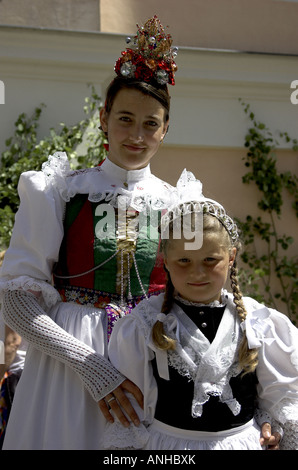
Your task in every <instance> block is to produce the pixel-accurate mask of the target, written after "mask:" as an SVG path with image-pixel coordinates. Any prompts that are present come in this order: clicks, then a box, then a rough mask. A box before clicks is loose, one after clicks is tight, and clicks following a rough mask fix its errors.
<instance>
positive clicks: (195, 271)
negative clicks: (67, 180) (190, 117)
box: [105, 172, 298, 450]
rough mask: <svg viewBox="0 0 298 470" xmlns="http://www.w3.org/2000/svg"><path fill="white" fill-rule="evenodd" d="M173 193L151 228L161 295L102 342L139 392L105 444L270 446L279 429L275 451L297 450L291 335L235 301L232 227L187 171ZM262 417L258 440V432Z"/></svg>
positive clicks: (296, 368)
mask: <svg viewBox="0 0 298 470" xmlns="http://www.w3.org/2000/svg"><path fill="white" fill-rule="evenodd" d="M177 187H178V191H177V199H176V200H177V205H175V206H174V207H173V209H172V210H170V211H169V212H168V213H167V214H166V215H164V216H163V217H162V225H161V227H162V229H163V230H162V242H163V251H164V256H165V267H166V270H167V272H168V282H167V286H166V291H165V293H164V294H160V295H159V296H156V297H154V298H153V297H151V298H150V299H148V300H144V301H142V302H141V303H139V304H138V306H137V307H136V308H135V309H134V310H133V311H132V313H131V314H130V315H128V316H126V317H125V318H121V319H119V320H118V322H117V323H116V325H115V327H114V330H113V332H112V336H111V340H110V343H109V357H110V360H111V362H112V363H113V364H114V365H115V367H116V368H117V369H118V370H119V371H121V372H122V373H123V374H124V375H125V376H126V377H128V378H130V379H131V380H132V381H133V382H134V383H135V384H136V385H138V386H139V387H140V389H141V390H142V392H143V394H144V410H139V413H140V414H139V416H140V417H142V425H141V426H139V427H135V426H134V425H133V424H132V425H131V426H130V427H129V428H127V429H125V428H121V426H119V425H118V424H117V421H115V422H114V423H113V424H112V425H110V424H107V432H106V433H105V439H106V447H107V448H118V449H119V448H137V449H138V448H139V449H146V450H170V449H172V450H261V449H262V448H264V447H265V444H267V445H270V446H272V447H271V448H277V446H278V444H279V440H280V435H282V427H281V426H280V423H281V425H282V426H285V429H286V430H287V433H286V434H287V436H286V438H285V439H284V440H282V442H281V445H282V448H284V449H298V330H297V328H296V327H295V326H294V325H293V324H292V323H291V322H290V321H289V319H288V318H287V317H286V316H285V315H283V314H281V313H279V312H277V311H276V310H273V309H270V308H267V307H265V306H264V305H261V304H259V303H258V302H256V301H255V300H254V299H252V298H248V297H242V294H241V292H240V288H239V284H238V278H237V263H236V255H237V252H238V250H239V248H240V242H239V237H238V230H237V227H236V225H235V223H234V222H233V220H232V219H231V218H230V217H229V216H228V215H227V214H226V212H225V209H224V208H223V207H222V206H221V205H220V204H219V203H217V202H216V201H212V200H210V199H206V198H205V197H204V196H203V195H202V194H201V183H200V182H199V181H196V180H195V179H194V177H193V175H192V174H188V173H187V172H185V174H183V175H182V177H181V180H180V181H179V182H178V185H177ZM183 201H185V202H183ZM187 224H188V225H187ZM182 228H183V231H182ZM187 229H188V230H187ZM201 237H202V238H201ZM228 277H230V286H231V293H228V292H227V291H226V290H224V287H225V285H226V281H227V278H228ZM177 397H178V398H177ZM271 421H272V424H273V423H274V425H273V430H274V429H275V431H276V432H275V433H273V434H272V436H271V439H268V440H266V439H264V436H263V437H261V427H263V423H265V422H267V423H271ZM263 434H264V429H263Z"/></svg>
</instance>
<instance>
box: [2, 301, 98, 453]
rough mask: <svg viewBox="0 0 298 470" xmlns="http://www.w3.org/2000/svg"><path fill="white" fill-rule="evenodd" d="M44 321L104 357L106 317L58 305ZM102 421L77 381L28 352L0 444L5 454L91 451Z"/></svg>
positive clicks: (76, 306) (41, 355)
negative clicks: (3, 438) (48, 321)
mask: <svg viewBox="0 0 298 470" xmlns="http://www.w3.org/2000/svg"><path fill="white" fill-rule="evenodd" d="M49 316H50V317H51V318H52V319H53V320H54V321H55V322H56V323H57V324H58V325H59V326H61V327H62V328H63V329H64V330H66V331H67V332H68V333H70V334H72V335H73V336H75V337H76V338H77V339H80V340H81V341H83V342H84V343H85V344H87V345H89V346H91V347H92V348H93V349H94V350H95V351H97V352H98V353H99V354H101V355H104V356H106V357H107V323H106V322H107V320H106V311H105V310H104V309H97V308H94V307H89V306H88V307H86V306H81V305H79V304H76V303H71V302H69V303H64V302H59V303H58V304H57V305H56V306H55V307H53V308H52V309H51V311H50V312H49ZM105 425H106V421H105V419H104V417H103V415H102V414H101V412H100V410H99V407H98V404H97V402H95V401H94V400H93V398H92V397H91V395H90V394H89V392H88V391H87V390H86V388H85V387H84V385H83V383H82V381H81V380H80V378H79V377H78V375H77V374H76V373H75V372H73V371H72V370H71V369H70V368H69V367H68V366H66V365H64V364H63V363H61V362H59V361H57V360H55V359H53V358H52V357H50V356H49V355H47V354H45V353H42V352H40V351H38V350H37V349H35V348H34V347H32V346H29V348H28V351H27V355H26V360H25V366H24V370H23V373H22V376H21V379H20V381H19V383H18V386H17V389H16V394H15V397H14V402H13V407H12V410H11V414H10V417H9V421H8V426H7V430H6V435H5V440H4V446H3V449H4V450H96V449H101V448H102V444H101V440H102V438H103V432H104V428H105Z"/></svg>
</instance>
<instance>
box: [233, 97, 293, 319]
mask: <svg viewBox="0 0 298 470" xmlns="http://www.w3.org/2000/svg"><path fill="white" fill-rule="evenodd" d="M241 104H242V106H243V107H244V111H245V113H246V114H247V115H248V117H249V119H250V120H251V122H252V127H251V128H250V129H249V131H248V134H247V135H246V137H245V147H246V148H247V149H248V151H247V154H246V157H245V158H244V160H245V166H246V167H247V168H248V169H249V171H248V172H247V173H246V174H245V175H244V177H243V182H244V183H245V184H250V183H254V184H255V185H256V186H257V188H258V189H259V195H260V199H259V201H258V207H259V208H260V209H261V211H263V212H264V217H260V216H258V217H252V216H251V215H247V217H246V220H245V221H240V220H238V224H239V226H240V228H241V230H242V238H243V242H244V251H243V253H242V255H241V257H242V261H243V262H244V263H245V264H247V265H248V267H249V270H248V271H247V270H246V269H245V270H244V269H243V270H242V271H241V281H242V284H243V291H244V292H245V294H246V295H251V296H252V297H254V298H257V299H258V300H260V301H261V302H265V303H266V304H267V305H270V306H272V307H273V308H278V307H277V301H281V302H283V303H284V305H285V311H284V313H286V314H287V315H288V316H289V317H290V318H291V320H292V321H294V322H296V321H297V319H298V318H297V305H298V290H297V287H298V279H297V269H298V258H297V256H289V255H288V254H287V250H288V249H289V247H290V246H291V245H292V244H293V242H294V239H293V237H292V236H291V235H287V234H281V233H279V230H278V229H277V220H278V219H280V217H281V214H282V210H283V192H284V191H287V192H288V194H289V195H290V197H291V198H292V208H293V214H295V216H296V218H297V217H298V184H297V183H298V179H297V176H296V175H292V174H291V173H290V172H285V173H280V172H279V171H278V169H277V165H276V163H277V159H276V153H275V152H276V149H277V147H278V145H279V140H277V139H276V138H274V137H273V135H272V133H271V132H270V130H269V129H268V128H267V127H266V126H265V124H263V123H261V122H258V121H257V120H256V119H255V115H254V113H253V112H251V110H250V106H249V105H248V104H245V103H243V102H242V101H241ZM279 139H285V140H286V142H290V143H291V144H292V148H293V150H294V151H297V150H298V145H297V140H296V139H291V138H290V137H289V136H288V134H287V133H286V132H284V133H281V132H280V133H279ZM260 241H261V246H262V248H261V249H260V247H259V246H258V247H257V245H258V244H259V242H260ZM258 251H259V252H261V253H262V254H261V255H260V254H259V252H258ZM274 278H275V279H276V280H277V281H278V283H277V284H278V291H277V292H273V288H272V283H273V279H274Z"/></svg>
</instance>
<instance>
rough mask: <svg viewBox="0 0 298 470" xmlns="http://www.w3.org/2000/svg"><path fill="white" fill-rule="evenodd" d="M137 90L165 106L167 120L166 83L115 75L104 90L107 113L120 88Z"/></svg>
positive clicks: (168, 100) (168, 101)
mask: <svg viewBox="0 0 298 470" xmlns="http://www.w3.org/2000/svg"><path fill="white" fill-rule="evenodd" d="M124 89H128V90H131V89H133V90H138V91H140V92H141V93H143V94H144V95H148V96H151V97H152V98H155V99H156V100H157V101H159V103H160V104H161V105H162V106H163V107H164V108H165V110H166V114H165V121H168V119H169V115H170V100H171V97H170V95H169V92H168V87H167V85H159V84H158V83H157V82H152V83H147V82H143V81H140V80H136V79H129V78H122V77H118V76H117V77H115V78H114V80H113V81H112V82H111V83H110V85H109V86H108V88H107V91H106V102H105V110H106V112H107V113H109V112H110V111H111V109H112V106H113V103H114V100H115V98H116V95H117V93H119V91H120V90H124Z"/></svg>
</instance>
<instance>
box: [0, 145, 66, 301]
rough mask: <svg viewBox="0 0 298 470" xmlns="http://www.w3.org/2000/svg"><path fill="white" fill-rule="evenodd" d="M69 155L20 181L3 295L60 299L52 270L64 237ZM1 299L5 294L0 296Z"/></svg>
mask: <svg viewBox="0 0 298 470" xmlns="http://www.w3.org/2000/svg"><path fill="white" fill-rule="evenodd" d="M69 171H70V169H69V164H68V160H67V156H66V154H64V153H59V154H55V155H54V156H52V157H50V158H49V161H48V162H47V163H46V164H45V165H44V166H43V171H28V172H26V173H23V174H22V175H21V177H20V180H19V185H18V192H19V196H20V207H19V210H18V212H17V214H16V218H15V225H14V229H13V233H12V237H11V241H10V246H9V248H8V250H7V252H6V254H5V257H4V261H3V266H2V270H1V277H0V292H3V291H4V290H6V289H9V290H16V289H19V288H22V289H23V290H26V291H28V290H33V291H36V292H41V293H42V296H43V300H44V302H45V304H46V305H48V306H50V305H53V304H54V303H55V302H57V300H58V299H59V296H58V293H57V291H56V290H55V289H54V288H53V287H52V285H51V280H52V268H53V264H54V263H55V262H56V261H57V259H58V255H59V249H60V245H61V241H62V237H63V214H64V208H65V200H64V199H63V197H62V192H63V190H65V189H66V175H67V174H68V172H69ZM0 299H1V294H0Z"/></svg>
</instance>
